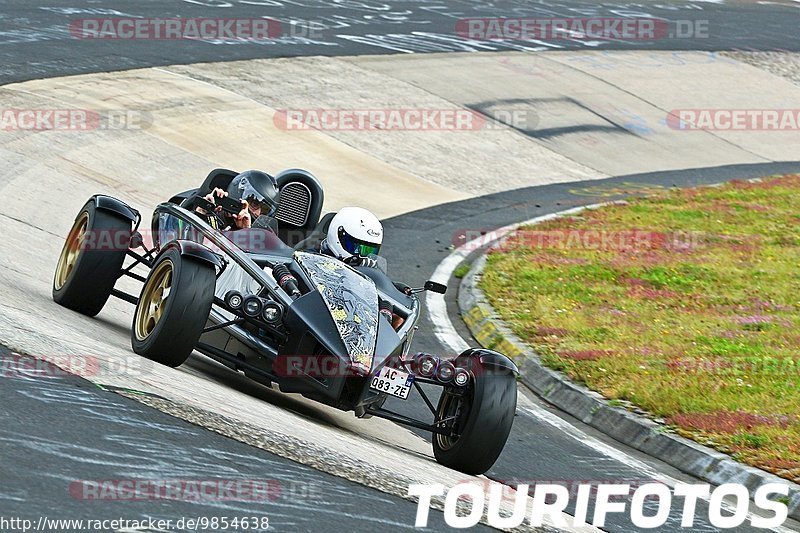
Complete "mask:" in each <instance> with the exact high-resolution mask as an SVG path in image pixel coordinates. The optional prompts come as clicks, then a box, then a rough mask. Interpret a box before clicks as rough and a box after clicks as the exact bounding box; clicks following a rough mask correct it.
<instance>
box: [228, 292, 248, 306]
mask: <svg viewBox="0 0 800 533" xmlns="http://www.w3.org/2000/svg"><path fill="white" fill-rule="evenodd" d="M243 301H244V298H243V297H242V295H241V293H239V292H238V291H228V292H227V293H226V294H225V303H226V304H227V305H228V307H230V308H231V309H233V310H239V309H241V307H242V302H243Z"/></svg>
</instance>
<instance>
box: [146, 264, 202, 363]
mask: <svg viewBox="0 0 800 533" xmlns="http://www.w3.org/2000/svg"><path fill="white" fill-rule="evenodd" d="M167 269H171V272H170V274H169V275H170V276H171V278H170V279H169V281H168V283H169V291H168V295H167V296H166V298H165V299H160V300H159V301H160V304H158V305H157V306H156V305H155V301H156V299H159V298H161V297H160V296H159V294H158V289H159V287H162V286H163V284H164V283H166V281H165V280H164V279H163V277H164V276H165V273H164V272H165V270H167ZM215 285H216V275H215V271H214V267H213V266H211V265H209V264H207V263H203V262H201V261H198V260H196V259H193V258H190V257H183V256H181V254H180V251H179V250H178V249H176V248H172V249H169V250H167V251H166V252H164V253H163V254H161V256H160V257H159V258H158V260H157V261H156V263H155V264H154V265H153V269H152V270H151V271H150V275H148V276H147V281H145V283H144V286H143V287H142V293H141V294H140V296H139V304H138V305H137V306H136V312H135V313H134V315H133V325H132V327H131V346H132V347H133V351H134V352H136V353H137V354H139V355H141V356H143V357H146V358H148V359H151V360H153V361H155V362H157V363H161V364H162V365H167V366H171V367H177V366H180V365H182V364H183V363H184V362H185V361H186V359H188V358H189V355H191V353H192V350H194V347H195V345H196V344H197V341H198V339H200V335H201V334H202V332H203V328H204V327H205V325H206V322H207V321H208V314H209V312H210V311H211V305H212V304H213V302H214V287H215ZM162 294H163V289H162ZM151 306H155V307H151ZM162 307H163V308H162ZM153 309H155V310H156V311H153ZM154 313H157V314H158V318H154V316H153V315H154Z"/></svg>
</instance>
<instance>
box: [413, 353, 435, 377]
mask: <svg viewBox="0 0 800 533" xmlns="http://www.w3.org/2000/svg"><path fill="white" fill-rule="evenodd" d="M415 362H416V364H415V365H414V366H415V368H416V372H417V373H418V374H419V375H420V376H422V377H425V378H430V377H433V375H434V374H435V373H436V367H437V366H438V364H439V360H438V359H436V358H435V357H434V356H432V355H429V354H426V353H421V354H419V355H418V356H417V358H416V361H415Z"/></svg>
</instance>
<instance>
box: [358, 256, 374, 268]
mask: <svg viewBox="0 0 800 533" xmlns="http://www.w3.org/2000/svg"><path fill="white" fill-rule="evenodd" d="M360 266H362V267H368V268H378V262H377V261H376V260H374V259H372V258H370V257H362V258H361V264H360Z"/></svg>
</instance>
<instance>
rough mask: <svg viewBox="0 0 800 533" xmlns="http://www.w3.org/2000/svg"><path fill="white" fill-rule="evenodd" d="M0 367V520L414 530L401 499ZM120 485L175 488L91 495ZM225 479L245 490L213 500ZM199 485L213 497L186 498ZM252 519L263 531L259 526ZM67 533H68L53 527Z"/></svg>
mask: <svg viewBox="0 0 800 533" xmlns="http://www.w3.org/2000/svg"><path fill="white" fill-rule="evenodd" d="M0 368H3V369H4V370H3V377H2V378H0V397H2V398H3V410H2V411H0V449H2V450H3V452H2V463H1V464H0V479H2V480H3V483H2V486H0V515H2V516H3V517H4V518H6V519H10V518H11V517H14V518H21V519H28V520H32V521H33V523H37V522H38V520H39V517H42V516H44V517H47V518H49V519H52V520H114V519H119V518H122V519H124V520H139V521H142V520H147V519H152V520H171V521H172V523H173V528H171V530H173V531H178V530H190V529H192V528H191V527H184V528H180V527H179V526H178V523H179V521H180V520H181V518H184V519H186V520H189V519H194V520H200V519H201V518H205V519H208V520H210V519H212V518H214V517H216V518H217V519H221V518H222V517H226V518H227V520H228V522H229V523H231V522H232V521H233V520H234V519H237V518H238V519H239V520H244V521H246V522H248V524H250V523H254V524H257V527H253V528H249V529H250V530H255V531H262V530H264V531H265V530H267V529H270V530H275V531H319V530H321V529H328V528H335V529H340V530H347V531H375V530H377V529H385V528H388V529H390V530H393V531H394V530H405V529H414V528H413V524H414V517H415V516H416V508H417V506H416V504H415V503H413V502H410V501H406V500H402V499H400V498H396V497H392V496H388V495H386V494H384V493H382V492H379V491H377V490H373V489H370V488H367V487H364V486H361V485H359V484H357V483H353V482H349V481H346V480H343V479H341V478H338V477H335V476H332V475H330V474H325V473H322V472H319V471H317V470H314V469H313V468H310V467H307V466H305V465H301V464H298V463H295V462H292V461H289V460H287V459H282V458H280V457H277V456H274V455H272V454H269V453H266V452H263V451H262V450H259V449H257V448H252V447H250V446H247V445H245V444H242V443H240V442H238V441H236V440H233V439H228V438H226V437H223V436H221V435H218V434H216V433H212V432H210V431H206V430H204V429H201V428H198V427H197V426H194V425H192V424H189V423H188V422H184V421H182V420H178V419H175V418H173V417H171V416H169V415H166V414H163V413H161V412H160V411H156V410H155V409H151V408H149V407H145V406H144V405H142V404H140V403H138V402H136V401H134V400H130V399H128V398H125V397H123V396H120V395H118V394H115V393H113V392H108V391H105V390H103V389H100V388H98V387H97V386H95V385H94V384H92V383H90V382H88V381H85V380H83V379H81V378H78V377H75V376H72V375H69V374H66V373H65V372H61V371H59V369H57V368H56V367H54V366H53V365H50V364H48V363H43V362H38V363H37V362H35V361H34V360H33V359H31V358H22V359H20V358H19V357H17V356H12V355H11V354H10V353H9V352H8V351H7V350H5V349H0ZM65 421H66V422H67V423H65ZM131 479H136V480H140V481H143V482H148V481H150V482H153V483H154V484H157V483H159V482H162V483H163V482H165V480H175V481H173V482H172V486H173V487H179V486H180V487H182V488H183V491H182V492H181V493H180V496H177V497H176V496H175V494H176V493H168V492H166V491H165V490H164V491H161V492H157V493H156V494H157V495H158V496H157V497H153V498H152V499H148V498H146V497H142V498H140V499H135V500H134V499H130V498H128V497H126V496H125V493H124V492H123V491H120V492H104V491H98V490H95V487H98V486H105V487H111V486H113V485H114V483H116V482H117V481H120V480H131ZM101 481H103V482H106V484H104V485H99V484H98V483H99V482H101ZM237 481H239V482H241V483H244V485H241V486H244V487H254V488H255V490H252V491H248V489H236V488H230V489H229V491H230V492H228V493H225V492H224V487H226V483H227V484H228V485H227V486H228V487H231V486H233V485H232V484H233V483H236V482H237ZM178 482H180V483H181V485H178V484H177V483H178ZM201 483H203V484H204V485H201ZM120 486H122V485H120ZM154 486H155V485H154ZM201 486H206V487H221V488H222V490H221V491H217V490H216V489H215V488H212V489H211V492H206V493H205V495H203V494H202V493H201V492H200V491H199V490H198V491H196V492H194V491H193V487H201ZM259 487H260V488H259ZM205 490H208V489H205ZM264 518H266V519H267V520H268V523H269V527H268V528H262V527H261V526H262V525H266V524H264V523H263V522H262V520H263V519H264ZM185 523H186V522H185V521H184V524H185ZM444 525H445V524H444V519H443V516H442V514H441V513H439V512H436V511H431V514H430V522H429V527H428V528H426V529H428V530H434V531H435V530H441V529H442V528H443V527H444ZM73 526H74V524H73ZM73 529H74V530H78V529H79V528H78V527H77V526H74V528H64V530H67V531H69V530H73ZM242 529H243V528H242ZM479 529H480V530H485V531H489V528H486V527H483V526H482V527H480V528H479ZM45 530H53V531H56V530H58V529H57V528H56V527H55V525H51V527H50V528H46V529H45Z"/></svg>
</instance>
